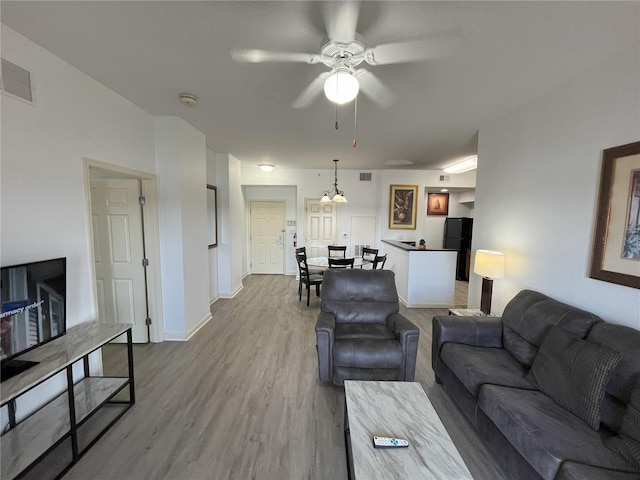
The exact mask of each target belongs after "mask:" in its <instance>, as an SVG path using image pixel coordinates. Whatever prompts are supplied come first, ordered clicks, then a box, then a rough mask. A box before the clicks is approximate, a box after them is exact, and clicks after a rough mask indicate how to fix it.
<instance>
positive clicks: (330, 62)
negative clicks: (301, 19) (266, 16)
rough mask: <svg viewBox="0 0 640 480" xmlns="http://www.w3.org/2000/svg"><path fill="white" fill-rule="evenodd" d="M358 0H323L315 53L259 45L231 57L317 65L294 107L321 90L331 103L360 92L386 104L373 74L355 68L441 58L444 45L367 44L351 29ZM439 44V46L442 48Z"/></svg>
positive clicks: (387, 97) (388, 95)
mask: <svg viewBox="0 0 640 480" xmlns="http://www.w3.org/2000/svg"><path fill="white" fill-rule="evenodd" d="M358 14H359V2H355V1H354V2H333V1H331V2H323V16H324V23H325V27H326V30H327V38H326V39H325V41H323V45H322V47H321V48H320V52H319V53H317V54H309V53H296V52H278V51H270V50H260V49H235V50H233V51H232V52H231V55H232V57H233V59H234V60H235V61H237V62H242V63H264V62H302V63H308V64H318V63H322V64H324V65H326V66H327V67H329V71H326V72H322V73H320V74H319V75H318V76H317V77H316V78H315V79H314V80H313V81H312V82H311V83H310V84H309V85H308V86H307V88H305V89H304V91H303V92H302V93H301V94H300V95H299V96H298V98H296V100H295V101H294V102H293V106H294V107H295V108H304V107H307V106H309V105H310V104H311V103H312V102H313V101H314V100H315V99H316V98H317V97H318V96H319V95H320V93H321V92H322V91H323V87H324V93H325V96H326V97H327V98H328V99H329V100H330V101H332V102H334V103H337V104H343V103H347V102H350V101H351V100H353V99H354V98H355V97H356V96H357V95H358V92H359V91H360V92H362V93H363V94H364V95H366V96H367V97H368V98H369V99H371V100H372V101H373V102H374V103H376V104H377V105H378V106H380V107H382V108H385V107H389V106H391V105H392V104H393V102H394V95H393V92H392V91H391V90H390V89H389V88H388V87H387V86H386V85H385V84H384V83H383V82H382V81H381V80H380V79H379V78H378V77H377V76H375V75H374V74H373V73H371V72H370V71H369V70H367V69H365V68H358V67H359V65H361V64H362V63H366V64H368V65H372V66H375V65H388V64H393V63H407V62H414V61H419V60H424V59H427V58H434V57H437V56H442V54H443V53H445V50H446V49H447V48H446V47H447V46H446V45H444V44H443V43H442V42H438V41H435V40H434V39H425V38H422V39H417V40H408V41H404V42H395V43H385V44H381V45H377V46H375V47H367V45H366V43H365V41H364V39H363V38H362V36H361V35H360V34H358V33H357V32H356V28H357V23H358ZM442 47H445V48H444V49H443V48H442Z"/></svg>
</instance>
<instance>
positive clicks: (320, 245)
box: [305, 199, 338, 257]
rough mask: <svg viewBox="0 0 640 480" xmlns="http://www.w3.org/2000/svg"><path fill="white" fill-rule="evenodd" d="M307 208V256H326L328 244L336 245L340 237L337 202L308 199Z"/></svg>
mask: <svg viewBox="0 0 640 480" xmlns="http://www.w3.org/2000/svg"><path fill="white" fill-rule="evenodd" d="M305 210H306V212H307V228H306V229H305V232H306V238H305V247H306V248H307V257H326V256H327V254H328V251H327V246H328V245H335V244H336V239H337V237H338V227H337V221H336V204H335V203H321V202H320V200H309V199H307V200H306V201H305Z"/></svg>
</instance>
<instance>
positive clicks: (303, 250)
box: [296, 247, 324, 288]
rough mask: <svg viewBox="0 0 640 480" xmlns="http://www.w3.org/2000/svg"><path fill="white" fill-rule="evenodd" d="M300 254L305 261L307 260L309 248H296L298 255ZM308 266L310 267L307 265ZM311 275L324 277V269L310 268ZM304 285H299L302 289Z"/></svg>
mask: <svg viewBox="0 0 640 480" xmlns="http://www.w3.org/2000/svg"><path fill="white" fill-rule="evenodd" d="M299 253H301V254H303V255H304V260H305V262H306V260H307V247H298V248H296V255H298V254H299ZM307 266H308V265H307ZM309 273H310V274H311V275H322V274H323V273H324V269H323V268H309ZM301 286H302V284H299V285H298V287H299V288H301Z"/></svg>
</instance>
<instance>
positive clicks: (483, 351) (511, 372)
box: [440, 343, 536, 397]
mask: <svg viewBox="0 0 640 480" xmlns="http://www.w3.org/2000/svg"><path fill="white" fill-rule="evenodd" d="M440 355H441V357H442V360H443V361H444V363H445V364H446V365H447V366H448V367H449V369H450V370H451V371H452V372H453V373H454V374H455V375H456V377H458V380H460V382H462V384H463V385H464V386H465V387H466V388H467V389H468V390H469V392H470V393H471V394H472V395H473V396H474V397H477V396H478V393H479V391H480V387H481V386H482V385H484V384H485V383H491V384H494V385H504V386H508V387H518V388H528V389H535V388H536V387H535V386H534V385H532V384H531V382H529V381H528V380H527V379H526V375H527V372H528V370H527V369H525V368H524V367H523V366H522V365H521V364H520V363H519V362H518V361H517V360H516V359H515V358H513V357H512V356H511V354H509V352H507V351H506V350H504V349H503V348H488V347H475V346H471V345H463V344H460V343H445V344H444V345H443V346H442V350H441V352H440Z"/></svg>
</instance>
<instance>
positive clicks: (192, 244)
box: [155, 117, 211, 340]
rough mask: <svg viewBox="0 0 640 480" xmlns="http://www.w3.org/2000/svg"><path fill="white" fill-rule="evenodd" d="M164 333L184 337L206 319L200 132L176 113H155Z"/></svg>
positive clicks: (203, 152) (203, 155)
mask: <svg viewBox="0 0 640 480" xmlns="http://www.w3.org/2000/svg"><path fill="white" fill-rule="evenodd" d="M155 136H156V162H157V170H158V183H159V187H160V193H159V214H160V215H159V216H160V249H161V252H162V253H161V262H162V273H163V276H164V282H163V295H162V298H163V302H164V312H165V313H164V323H165V337H166V338H167V339H170V340H187V339H188V338H189V337H190V336H191V335H193V333H195V331H196V330H197V329H198V328H199V327H200V326H201V325H202V324H203V323H205V322H206V321H208V320H209V319H210V318H211V314H210V312H209V268H208V264H209V254H208V248H207V244H208V242H207V221H206V218H207V188H206V187H207V185H206V175H207V173H206V147H205V137H204V135H203V134H202V133H200V132H199V131H198V130H196V129H195V128H193V127H192V126H191V125H189V124H188V123H187V122H185V121H184V120H182V119H181V118H179V117H156V118H155Z"/></svg>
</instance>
